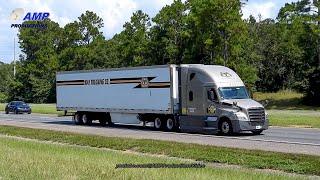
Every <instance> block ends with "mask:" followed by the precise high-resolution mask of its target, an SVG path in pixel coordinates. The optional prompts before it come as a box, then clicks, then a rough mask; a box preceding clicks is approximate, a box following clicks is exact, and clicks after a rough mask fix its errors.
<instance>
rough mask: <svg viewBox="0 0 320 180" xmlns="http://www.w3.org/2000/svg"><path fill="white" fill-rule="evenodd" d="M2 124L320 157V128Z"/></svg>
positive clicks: (30, 118)
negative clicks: (226, 132)
mask: <svg viewBox="0 0 320 180" xmlns="http://www.w3.org/2000/svg"><path fill="white" fill-rule="evenodd" d="M0 125H11V126H18V127H29V128H37V129H49V130H57V131H66V132H75V133H83V134H94V135H101V136H109V137H129V138H136V139H158V140H167V141H176V142H184V143H196V144H203V145H212V146H223V147H233V148H244V149H258V150H265V151H276V152H286V153H299V154H310V155H318V156H320V129H305V128H281V127H270V129H268V130H266V131H264V132H263V133H262V135H258V136H254V135H252V134H251V133H241V134H237V135H234V136H227V137H226V136H218V135H204V134H189V133H176V132H162V131H154V130H152V128H151V127H141V126H128V125H126V126H124V125H116V126H114V127H100V126H99V124H93V125H92V126H90V127H89V126H76V125H74V124H73V123H72V120H71V117H56V116H52V115H38V114H32V115H28V114H19V115H15V114H8V115H7V114H4V113H3V112H0Z"/></svg>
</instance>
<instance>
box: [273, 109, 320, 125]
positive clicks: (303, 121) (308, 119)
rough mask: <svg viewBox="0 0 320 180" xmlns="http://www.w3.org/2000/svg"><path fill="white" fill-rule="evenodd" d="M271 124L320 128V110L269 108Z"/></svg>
mask: <svg viewBox="0 0 320 180" xmlns="http://www.w3.org/2000/svg"><path fill="white" fill-rule="evenodd" d="M268 113H269V120H270V125H272V126H286V127H307V128H320V111H311V110H268Z"/></svg>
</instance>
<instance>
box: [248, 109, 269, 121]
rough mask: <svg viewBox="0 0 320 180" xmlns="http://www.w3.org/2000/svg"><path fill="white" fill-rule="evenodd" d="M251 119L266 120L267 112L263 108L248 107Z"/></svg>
mask: <svg viewBox="0 0 320 180" xmlns="http://www.w3.org/2000/svg"><path fill="white" fill-rule="evenodd" d="M248 114H249V118H250V121H265V118H266V116H265V112H264V109H263V108H251V109H248Z"/></svg>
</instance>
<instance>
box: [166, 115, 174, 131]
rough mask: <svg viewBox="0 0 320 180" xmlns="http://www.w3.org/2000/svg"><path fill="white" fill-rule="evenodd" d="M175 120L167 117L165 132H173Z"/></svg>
mask: <svg viewBox="0 0 320 180" xmlns="http://www.w3.org/2000/svg"><path fill="white" fill-rule="evenodd" d="M175 124H176V123H175V120H174V119H173V118H172V117H168V118H167V120H166V130H167V131H173V130H174V129H175V127H176V125H175Z"/></svg>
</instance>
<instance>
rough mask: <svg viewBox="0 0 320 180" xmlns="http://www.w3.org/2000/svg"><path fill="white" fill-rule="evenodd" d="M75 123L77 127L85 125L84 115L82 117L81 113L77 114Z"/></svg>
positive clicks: (74, 118)
mask: <svg viewBox="0 0 320 180" xmlns="http://www.w3.org/2000/svg"><path fill="white" fill-rule="evenodd" d="M73 122H74V124H76V125H81V124H83V122H82V115H81V114H80V113H78V112H76V113H75V114H74V116H73Z"/></svg>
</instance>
